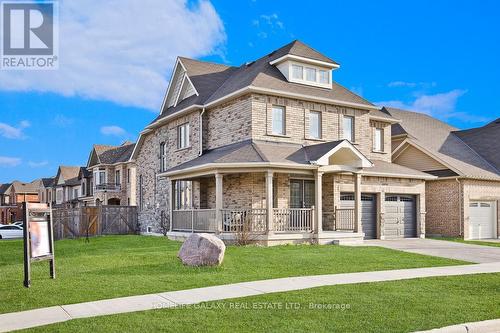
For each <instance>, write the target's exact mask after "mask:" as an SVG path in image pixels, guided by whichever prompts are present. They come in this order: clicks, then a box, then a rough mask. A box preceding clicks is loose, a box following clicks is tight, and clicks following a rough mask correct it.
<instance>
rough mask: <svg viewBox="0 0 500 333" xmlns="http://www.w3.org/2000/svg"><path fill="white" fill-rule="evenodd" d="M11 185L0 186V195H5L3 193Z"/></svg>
mask: <svg viewBox="0 0 500 333" xmlns="http://www.w3.org/2000/svg"><path fill="white" fill-rule="evenodd" d="M10 185H12V183H7V184H0V194H5V191H7V189H8V188H9V187H10Z"/></svg>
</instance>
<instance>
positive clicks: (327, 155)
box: [132, 41, 435, 244]
mask: <svg viewBox="0 0 500 333" xmlns="http://www.w3.org/2000/svg"><path fill="white" fill-rule="evenodd" d="M338 68H339V64H338V63H337V62H335V61H333V60H331V59H330V58H328V57H326V56H325V55H323V54H321V53H319V52H317V51H315V50H313V49H312V48H310V47H308V46H307V45H305V44H303V43H301V42H300V41H294V42H292V43H290V44H287V45H285V46H283V47H282V48H280V49H278V50H275V51H273V52H271V53H270V54H268V55H266V56H264V57H262V58H260V59H258V60H256V61H252V62H249V63H246V64H244V65H242V66H240V67H230V66H226V65H221V64H214V63H209V62H204V61H198V60H192V59H187V58H181V57H179V58H178V59H177V61H176V64H175V67H174V70H173V74H172V79H171V81H170V84H169V87H168V90H167V92H166V94H165V99H164V102H163V105H162V109H161V113H160V115H159V116H158V117H157V118H156V119H155V120H154V121H153V122H152V123H151V124H149V125H148V126H147V127H146V128H145V129H144V130H143V131H142V132H141V134H140V137H139V140H138V142H137V145H136V148H135V150H134V153H133V156H132V161H134V162H135V164H136V166H137V183H138V191H137V200H138V206H139V221H140V225H141V228H142V230H143V231H147V232H162V231H164V229H165V226H166V225H168V224H169V222H170V221H171V222H172V223H170V231H169V236H171V237H176V236H179V237H184V236H186V235H187V233H186V232H191V231H195V232H198V231H199V232H215V233H217V234H219V235H220V237H221V238H225V239H234V238H235V237H239V236H238V234H240V233H241V232H246V231H251V232H252V233H253V234H258V236H256V240H258V241H260V242H262V243H264V244H276V243H282V242H303V241H314V242H318V243H327V242H338V243H341V242H346V243H347V242H360V241H362V239H363V238H381V239H384V238H403V237H424V230H425V211H426V209H425V180H426V179H434V178H435V176H432V175H429V174H426V173H423V172H420V171H416V170H413V169H410V168H407V167H404V166H400V165H397V164H393V163H391V124H394V123H396V122H397V120H396V119H395V118H393V117H391V116H390V115H388V114H387V113H383V112H381V111H379V108H378V107H376V106H374V105H373V104H372V103H370V102H368V101H366V100H365V99H363V98H362V97H360V96H358V95H356V94H354V93H352V92H351V91H349V90H347V89H346V88H344V87H342V86H341V85H339V84H338V83H336V82H335V81H334V80H333V78H332V75H333V74H334V71H335V70H337V69H338Z"/></svg>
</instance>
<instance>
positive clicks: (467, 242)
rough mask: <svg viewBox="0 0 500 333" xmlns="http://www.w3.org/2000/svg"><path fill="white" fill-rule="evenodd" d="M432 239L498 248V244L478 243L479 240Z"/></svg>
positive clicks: (499, 243)
mask: <svg viewBox="0 0 500 333" xmlns="http://www.w3.org/2000/svg"><path fill="white" fill-rule="evenodd" d="M433 239H437V240H444V241H450V242H458V243H465V244H475V245H484V246H494V247H500V242H488V241H479V240H464V239H463V238H457V237H434V238H433Z"/></svg>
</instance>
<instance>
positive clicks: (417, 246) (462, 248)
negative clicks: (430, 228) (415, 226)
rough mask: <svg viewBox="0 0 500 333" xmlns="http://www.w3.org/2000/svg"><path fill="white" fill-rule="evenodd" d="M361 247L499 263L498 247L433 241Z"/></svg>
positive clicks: (377, 242)
mask: <svg viewBox="0 0 500 333" xmlns="http://www.w3.org/2000/svg"><path fill="white" fill-rule="evenodd" d="M363 245H369V246H381V247H386V248H389V249H393V250H400V251H405V252H412V253H419V254H426V255H430V256H436V257H443V258H449V259H458V260H463V261H469V262H474V263H488V262H500V247H493V246H483V245H472V244H464V243H458V242H450V241H442V240H435V239H417V238H407V239H398V240H380V239H371V240H365V241H364V244H363Z"/></svg>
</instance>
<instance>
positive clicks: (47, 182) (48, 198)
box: [38, 177, 56, 204]
mask: <svg viewBox="0 0 500 333" xmlns="http://www.w3.org/2000/svg"><path fill="white" fill-rule="evenodd" d="M54 180H55V178H54V177H50V178H42V179H41V181H40V189H39V190H38V197H39V199H40V202H41V203H46V204H50V203H52V204H55V200H56V198H55V187H54Z"/></svg>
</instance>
